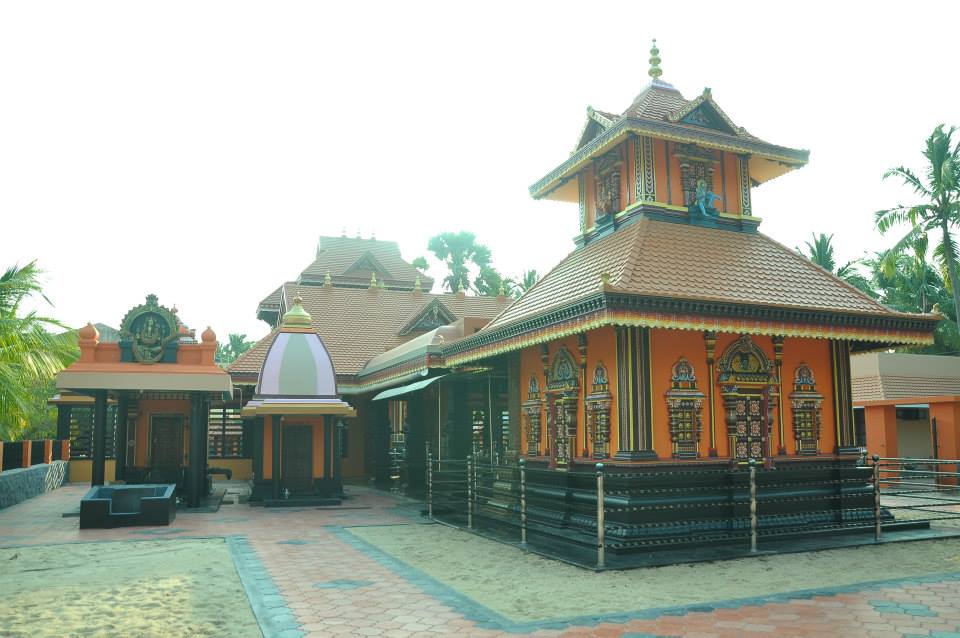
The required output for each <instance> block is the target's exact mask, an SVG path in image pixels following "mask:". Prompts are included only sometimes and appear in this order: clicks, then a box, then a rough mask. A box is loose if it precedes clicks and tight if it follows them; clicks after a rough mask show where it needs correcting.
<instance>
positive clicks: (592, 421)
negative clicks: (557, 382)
mask: <svg viewBox="0 0 960 638" xmlns="http://www.w3.org/2000/svg"><path fill="white" fill-rule="evenodd" d="M585 404H586V412H587V420H586V423H587V428H586V429H587V436H588V437H589V438H590V439H591V441H592V446H593V458H595V459H605V458H607V457H609V456H610V407H611V406H612V404H613V396H612V395H611V394H610V382H609V380H608V378H607V369H606V368H605V367H604V366H603V364H602V363H598V364H597V367H596V368H595V369H594V371H593V389H592V391H591V392H590V394H589V395H587V398H586V400H585Z"/></svg>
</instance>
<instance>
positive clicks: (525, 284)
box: [517, 268, 540, 293]
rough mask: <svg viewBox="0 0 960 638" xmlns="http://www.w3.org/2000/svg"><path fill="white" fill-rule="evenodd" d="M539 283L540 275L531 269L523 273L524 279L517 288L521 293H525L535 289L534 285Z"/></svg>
mask: <svg viewBox="0 0 960 638" xmlns="http://www.w3.org/2000/svg"><path fill="white" fill-rule="evenodd" d="M538 281H540V273H538V272H537V271H536V270H534V269H532V268H531V269H530V270H527V271H525V272H524V273H523V278H522V279H521V280H520V281H519V282H518V283H517V288H518V289H519V290H520V292H521V293H524V292H527V291H528V290H530V289H531V288H533V285H534V284H535V283H537V282H538Z"/></svg>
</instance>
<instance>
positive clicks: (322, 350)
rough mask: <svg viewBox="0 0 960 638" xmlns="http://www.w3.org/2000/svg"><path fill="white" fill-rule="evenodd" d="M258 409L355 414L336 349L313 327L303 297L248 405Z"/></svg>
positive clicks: (247, 410)
mask: <svg viewBox="0 0 960 638" xmlns="http://www.w3.org/2000/svg"><path fill="white" fill-rule="evenodd" d="M243 413H244V415H245V416H253V415H257V414H302V415H323V414H336V415H340V416H353V415H354V413H355V412H354V409H353V408H352V407H350V405H349V404H347V403H346V402H344V401H342V400H341V399H340V395H339V393H338V392H337V375H336V371H335V370H334V368H333V361H332V360H331V359H330V353H329V352H328V351H327V347H326V346H325V345H324V344H323V340H322V339H320V336H319V335H318V334H317V333H316V332H315V331H314V330H313V328H312V326H311V317H310V315H309V313H307V311H306V310H304V308H303V302H302V300H301V299H300V297H299V296H298V297H297V298H296V299H294V302H293V306H292V307H291V308H290V310H289V311H288V312H287V313H286V314H285V315H284V316H283V320H282V322H281V326H280V330H279V331H277V332H276V333H274V336H273V341H272V343H271V344H270V349H269V350H268V351H267V356H266V358H265V359H264V361H263V365H262V366H261V368H260V377H259V381H258V382H257V388H256V391H255V393H254V395H253V398H252V399H251V400H250V401H248V402H247V404H246V405H245V406H244V408H243Z"/></svg>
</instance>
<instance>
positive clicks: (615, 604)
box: [349, 525, 960, 622]
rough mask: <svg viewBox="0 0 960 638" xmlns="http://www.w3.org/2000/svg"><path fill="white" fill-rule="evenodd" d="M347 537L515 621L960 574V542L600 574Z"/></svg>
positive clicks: (403, 540)
mask: <svg viewBox="0 0 960 638" xmlns="http://www.w3.org/2000/svg"><path fill="white" fill-rule="evenodd" d="M349 532H350V533H351V534H354V535H355V536H357V537H359V538H361V539H363V540H364V541H366V542H368V543H370V544H371V545H374V546H375V547H377V548H379V549H381V550H382V551H384V552H386V553H388V554H390V555H392V556H393V557H395V558H397V559H399V560H401V561H403V562H404V563H406V564H408V565H410V566H412V567H415V568H416V569H418V570H420V571H422V572H424V573H426V574H428V575H430V576H431V577H433V578H434V579H436V580H438V581H440V582H441V583H443V584H445V585H447V586H449V587H451V588H453V589H455V590H457V591H458V592H460V593H461V594H463V595H465V596H468V597H469V598H472V599H473V600H475V601H476V602H478V603H480V604H482V605H484V606H486V607H487V608H489V609H491V610H493V611H495V612H497V613H499V614H500V615H502V616H505V617H506V618H509V619H510V620H512V621H514V622H531V621H538V620H545V619H550V618H563V617H573V616H578V615H596V614H610V613H617V612H627V611H633V610H643V609H651V608H659V607H672V606H676V605H690V604H696V603H706V602H710V601H718V600H729V599H734V598H737V599H739V598H752V597H762V596H769V595H773V594H777V593H781V592H795V591H798V590H804V589H817V588H823V587H839V586H843V585H848V584H854V583H863V582H866V581H879V580H887V579H893V578H907V577H911V576H922V575H927V574H932V573H943V572H956V571H958V570H960V539H947V540H934V541H920V542H908V543H890V544H885V545H877V546H863V547H853V548H844V549H836V550H829V551H821V552H807V553H802V554H781V555H772V556H757V557H750V558H744V559H737V560H727V561H718V562H711V563H694V564H688V565H671V566H666V567H651V568H646V569H634V570H629V571H608V572H602V573H595V572H591V571H587V570H584V569H580V568H577V567H572V566H570V565H566V564H564V563H561V562H559V561H555V560H548V559H545V558H541V557H539V556H536V555H533V554H528V553H525V552H523V551H522V550H520V549H517V548H514V547H509V546H506V545H502V544H499V543H495V542H493V541H490V540H487V539H484V538H480V537H477V536H475V535H473V534H470V533H468V532H464V531H460V530H456V529H452V528H449V527H445V526H443V525H416V526H406V527H404V526H381V527H353V528H350V529H349Z"/></svg>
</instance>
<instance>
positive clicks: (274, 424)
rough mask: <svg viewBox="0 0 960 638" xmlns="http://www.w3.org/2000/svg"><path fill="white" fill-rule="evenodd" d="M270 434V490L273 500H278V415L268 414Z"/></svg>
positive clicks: (279, 418) (279, 419)
mask: <svg viewBox="0 0 960 638" xmlns="http://www.w3.org/2000/svg"><path fill="white" fill-rule="evenodd" d="M267 418H269V419H270V424H271V425H270V436H271V438H272V439H273V445H272V450H271V451H272V453H273V461H272V463H271V473H270V491H271V493H272V495H273V498H274V500H280V421H281V419H282V417H280V416H270V417H267Z"/></svg>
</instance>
